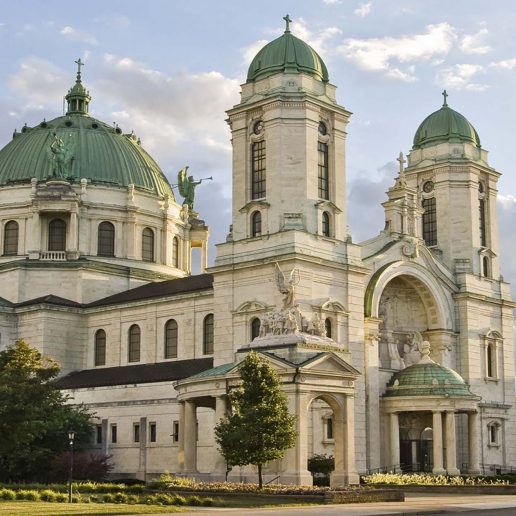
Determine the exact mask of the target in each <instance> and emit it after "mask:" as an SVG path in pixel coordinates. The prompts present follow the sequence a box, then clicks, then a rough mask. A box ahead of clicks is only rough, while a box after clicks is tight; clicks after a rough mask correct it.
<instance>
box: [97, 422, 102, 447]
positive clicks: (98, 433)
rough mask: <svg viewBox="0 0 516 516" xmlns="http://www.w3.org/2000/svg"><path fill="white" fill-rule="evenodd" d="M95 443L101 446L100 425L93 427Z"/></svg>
mask: <svg viewBox="0 0 516 516" xmlns="http://www.w3.org/2000/svg"><path fill="white" fill-rule="evenodd" d="M95 442H96V443H97V444H102V425H96V426H95Z"/></svg>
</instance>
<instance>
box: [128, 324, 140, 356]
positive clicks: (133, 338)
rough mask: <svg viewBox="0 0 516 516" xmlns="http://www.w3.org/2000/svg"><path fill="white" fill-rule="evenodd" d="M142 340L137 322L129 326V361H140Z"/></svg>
mask: <svg viewBox="0 0 516 516" xmlns="http://www.w3.org/2000/svg"><path fill="white" fill-rule="evenodd" d="M140 341H141V331H140V327H139V326H138V325H137V324H133V325H132V326H131V327H130V328H129V346H128V353H127V360H128V362H139V361H140Z"/></svg>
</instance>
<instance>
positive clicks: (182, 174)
mask: <svg viewBox="0 0 516 516" xmlns="http://www.w3.org/2000/svg"><path fill="white" fill-rule="evenodd" d="M188 168H189V167H188V166H186V167H183V168H182V169H181V170H180V171H179V172H178V174H177V187H178V189H179V193H180V194H181V197H183V198H184V201H183V206H184V205H185V204H186V205H187V206H188V208H190V210H192V211H193V207H194V199H195V188H196V187H197V185H200V184H201V183H202V182H203V181H207V180H210V181H211V180H212V179H213V178H212V177H205V178H203V179H199V181H196V180H195V179H194V177H193V176H189V175H188Z"/></svg>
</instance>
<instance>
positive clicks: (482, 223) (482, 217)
mask: <svg viewBox="0 0 516 516" xmlns="http://www.w3.org/2000/svg"><path fill="white" fill-rule="evenodd" d="M478 212H479V213H478V223H479V231H480V245H481V246H482V247H487V238H486V203H485V201H484V199H479V201H478Z"/></svg>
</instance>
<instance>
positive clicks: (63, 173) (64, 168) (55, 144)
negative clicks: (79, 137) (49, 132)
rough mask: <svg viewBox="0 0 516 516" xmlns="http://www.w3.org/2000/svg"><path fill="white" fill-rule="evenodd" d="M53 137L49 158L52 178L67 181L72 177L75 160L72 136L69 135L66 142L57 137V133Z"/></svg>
mask: <svg viewBox="0 0 516 516" xmlns="http://www.w3.org/2000/svg"><path fill="white" fill-rule="evenodd" d="M53 136H54V139H53V141H52V143H51V144H50V147H49V148H48V157H49V159H50V161H51V163H52V177H53V178H56V179H66V178H68V177H70V176H71V175H72V164H73V160H74V159H75V158H74V156H73V150H74V147H75V145H74V142H73V140H72V135H69V137H68V138H66V140H63V139H62V138H60V137H59V136H57V133H54V134H53Z"/></svg>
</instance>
